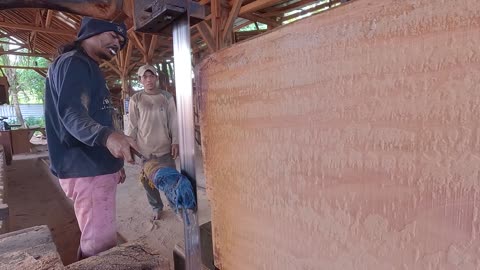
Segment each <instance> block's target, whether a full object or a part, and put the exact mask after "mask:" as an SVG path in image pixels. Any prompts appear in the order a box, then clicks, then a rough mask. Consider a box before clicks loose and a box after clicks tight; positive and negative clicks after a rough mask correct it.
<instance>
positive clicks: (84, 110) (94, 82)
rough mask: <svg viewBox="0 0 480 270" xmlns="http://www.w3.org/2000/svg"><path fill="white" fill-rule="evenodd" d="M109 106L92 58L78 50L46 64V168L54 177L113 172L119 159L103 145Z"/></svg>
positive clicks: (108, 126)
mask: <svg viewBox="0 0 480 270" xmlns="http://www.w3.org/2000/svg"><path fill="white" fill-rule="evenodd" d="M112 112H113V107H112V104H111V102H110V92H109V91H108V89H107V86H106V82H105V79H104V77H103V73H102V71H101V70H100V68H99V66H98V64H97V62H95V61H94V60H93V59H92V58H90V57H89V56H87V55H86V54H85V53H84V52H82V51H80V50H73V51H70V52H67V53H64V54H62V55H61V56H59V57H58V58H57V59H56V60H55V61H54V62H53V64H52V65H51V66H50V69H49V71H48V76H47V80H46V89H45V125H46V131H47V142H48V151H49V155H50V164H51V165H50V169H51V170H52V173H53V174H55V175H56V176H58V177H59V178H76V177H90V176H97V175H104V174H110V173H115V172H117V171H119V170H120V169H121V168H122V167H123V161H122V160H120V159H117V158H114V157H113V156H112V154H111V153H110V151H109V150H108V149H107V147H105V143H106V140H107V137H108V136H109V135H110V134H111V133H112V132H113V130H114V128H113V120H112Z"/></svg>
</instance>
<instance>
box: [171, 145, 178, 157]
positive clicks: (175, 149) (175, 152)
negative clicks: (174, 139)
mask: <svg viewBox="0 0 480 270" xmlns="http://www.w3.org/2000/svg"><path fill="white" fill-rule="evenodd" d="M178 152H179V147H178V144H172V158H173V159H177V157H178Z"/></svg>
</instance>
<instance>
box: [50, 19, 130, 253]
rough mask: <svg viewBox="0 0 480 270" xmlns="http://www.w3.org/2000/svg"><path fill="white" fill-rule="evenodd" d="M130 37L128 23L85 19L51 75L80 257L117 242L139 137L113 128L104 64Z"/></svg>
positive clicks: (54, 147) (57, 166) (54, 120)
mask: <svg viewBox="0 0 480 270" xmlns="http://www.w3.org/2000/svg"><path fill="white" fill-rule="evenodd" d="M126 41H127V32H126V27H125V24H115V23H111V22H107V21H102V20H97V19H93V18H84V19H83V20H82V23H81V26H80V31H79V32H78V37H77V40H76V41H74V42H73V43H72V44H69V45H67V46H65V47H63V48H62V50H61V51H60V53H61V54H60V55H59V56H58V57H57V59H55V61H54V62H53V64H52V65H51V66H50V68H49V71H48V76H47V80H46V91H45V120H46V130H47V141H48V149H49V155H50V162H51V166H50V168H51V171H52V173H53V174H55V175H56V176H57V177H58V178H59V179H60V185H61V187H62V189H63V190H64V191H65V194H66V195H67V197H68V198H70V199H72V200H73V203H74V210H75V215H76V217H77V221H78V224H79V227H80V230H81V233H82V235H81V239H80V248H79V258H85V257H90V256H93V255H96V254H98V253H100V252H102V251H104V250H107V249H109V248H111V247H113V246H115V245H116V244H117V235H116V224H115V216H116V215H115V195H116V185H117V184H118V183H122V182H123V181H124V180H125V171H124V170H123V160H126V161H128V162H133V158H132V156H131V152H130V148H131V147H133V148H137V146H136V144H135V141H134V140H133V139H132V138H130V137H127V136H125V135H123V134H122V133H119V132H117V131H115V130H114V129H113V120H112V109H113V107H112V104H111V102H110V92H109V90H108V89H107V87H106V82H105V78H104V77H103V74H102V71H101V70H100V67H99V64H100V62H101V61H102V60H107V61H108V60H110V59H112V58H113V57H114V56H115V55H116V54H117V53H118V51H120V50H121V49H122V48H123V47H124V46H125V43H126Z"/></svg>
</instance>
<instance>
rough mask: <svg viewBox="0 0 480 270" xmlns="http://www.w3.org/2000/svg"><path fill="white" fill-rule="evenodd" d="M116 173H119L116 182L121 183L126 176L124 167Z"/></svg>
mask: <svg viewBox="0 0 480 270" xmlns="http://www.w3.org/2000/svg"><path fill="white" fill-rule="evenodd" d="M118 173H119V174H120V179H118V183H119V184H123V182H125V179H126V178H127V175H126V174H125V168H122V169H121V170H120V171H119V172H118Z"/></svg>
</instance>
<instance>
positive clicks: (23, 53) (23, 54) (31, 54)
mask: <svg viewBox="0 0 480 270" xmlns="http://www.w3.org/2000/svg"><path fill="white" fill-rule="evenodd" d="M0 55H16V56H33V57H43V58H47V59H50V58H53V55H51V54H48V53H27V52H9V51H6V52H2V51H0Z"/></svg>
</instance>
